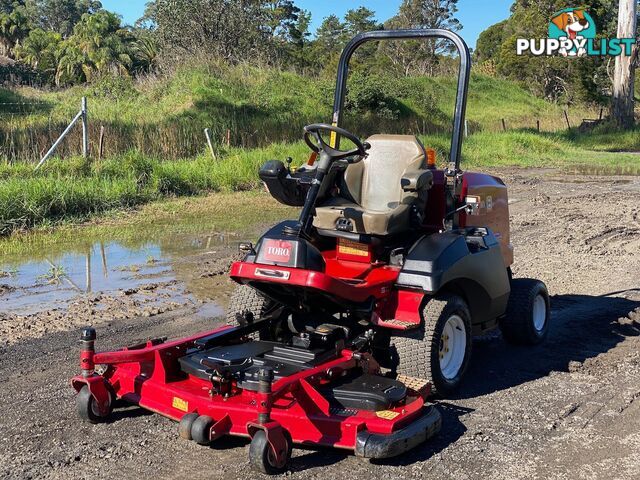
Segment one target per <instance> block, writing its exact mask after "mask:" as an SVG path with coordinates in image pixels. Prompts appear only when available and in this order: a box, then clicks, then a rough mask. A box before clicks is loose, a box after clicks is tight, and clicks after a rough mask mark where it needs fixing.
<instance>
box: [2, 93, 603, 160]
mask: <svg viewBox="0 0 640 480" xmlns="http://www.w3.org/2000/svg"><path fill="white" fill-rule="evenodd" d="M55 107H56V105H53V104H52V103H50V102H46V101H5V102H0V161H4V162H8V163H17V162H29V163H38V162H39V161H40V160H41V159H42V158H43V156H44V155H45V153H47V151H48V150H49V149H50V148H51V146H52V145H53V144H54V143H56V141H57V140H58V139H59V137H60V134H61V133H62V132H63V131H65V129H66V128H67V127H68V125H69V122H70V121H71V120H72V118H74V117H73V116H74V114H75V113H76V112H73V111H71V110H70V112H69V115H68V117H64V116H62V115H61V113H60V111H59V108H55ZM54 111H55V113H54ZM250 113H251V112H244V111H242V110H238V111H236V110H234V111H229V112H226V115H225V116H224V118H222V119H221V120H220V121H219V122H218V123H217V124H214V125H210V124H203V123H202V121H198V120H192V119H189V118H182V119H177V120H175V119H174V120H172V119H167V121H164V122H161V123H159V124H158V123H135V124H132V123H127V122H120V121H102V120H100V119H99V118H95V117H92V116H91V104H90V103H89V122H88V124H87V134H88V139H89V140H88V141H89V145H88V149H87V151H88V153H89V154H90V155H91V156H92V157H94V158H103V157H108V156H113V155H118V154H123V153H125V152H127V151H131V150H135V151H138V152H140V153H142V154H144V155H149V156H154V157H157V158H163V159H177V158H185V157H192V156H194V155H198V154H201V153H203V152H205V151H208V152H210V153H211V155H212V156H213V157H214V158H217V157H218V153H220V152H221V151H222V150H223V149H225V148H229V147H245V148H252V147H258V146H264V145H267V144H270V143H273V142H279V141H285V142H286V141H296V140H299V139H300V132H301V129H302V127H303V126H304V125H305V124H307V123H313V121H316V120H317V118H300V117H296V112H292V114H291V115H290V116H286V117H283V118H275V119H273V118H271V119H269V118H264V119H262V118H261V119H257V120H256V119H255V118H250ZM585 116H588V117H590V118H584V117H585ZM36 117H37V118H36ZM352 117H354V118H352V119H350V121H349V122H348V123H349V125H347V127H348V128H352V129H354V130H355V131H357V132H358V133H359V134H361V135H363V136H366V135H369V134H371V133H376V132H380V131H388V132H394V133H408V134H417V135H429V134H434V133H445V134H446V133H448V132H447V130H446V128H445V129H443V128H442V127H438V126H434V125H433V124H431V123H429V122H428V120H426V119H424V118H406V119H405V118H402V119H396V120H387V119H378V118H374V117H371V116H366V117H362V118H359V119H358V118H355V117H356V116H355V115H353V116H352ZM292 118H295V120H292ZM602 119H603V111H602V109H600V110H598V109H595V108H594V109H592V110H585V109H581V110H579V111H577V110H576V111H572V110H570V109H565V110H558V111H556V112H555V113H553V114H552V113H545V114H543V115H540V116H539V117H538V116H517V117H512V118H502V119H499V120H493V121H487V120H483V121H482V122H480V121H474V120H468V121H467V122H466V125H465V135H466V136H471V135H475V134H477V133H481V132H506V131H513V130H533V131H538V132H540V133H554V132H562V131H566V130H567V129H571V128H579V129H585V128H592V127H593V126H594V125H597V124H598V123H600V122H601V121H602ZM84 146H85V139H84V138H83V134H82V129H80V128H77V127H75V128H73V129H70V130H69V132H68V135H67V136H66V137H65V138H64V140H63V141H61V142H59V145H57V148H56V151H55V154H56V155H57V156H60V157H68V156H75V155H80V154H81V153H82V152H83V147H84Z"/></svg>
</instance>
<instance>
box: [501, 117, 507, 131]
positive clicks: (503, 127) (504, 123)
mask: <svg viewBox="0 0 640 480" xmlns="http://www.w3.org/2000/svg"><path fill="white" fill-rule="evenodd" d="M502 130H503V131H505V132H506V131H507V122H506V121H505V119H504V118H503V119H502Z"/></svg>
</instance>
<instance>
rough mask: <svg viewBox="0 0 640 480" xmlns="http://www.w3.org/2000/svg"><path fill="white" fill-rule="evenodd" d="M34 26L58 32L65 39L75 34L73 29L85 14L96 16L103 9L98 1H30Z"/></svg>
mask: <svg viewBox="0 0 640 480" xmlns="http://www.w3.org/2000/svg"><path fill="white" fill-rule="evenodd" d="M30 3H31V4H32V10H33V13H32V15H33V16H34V24H36V25H38V26H39V27H40V28H42V29H43V30H51V31H54V32H58V33H59V34H60V35H62V36H63V37H64V38H67V37H69V36H70V35H71V34H72V33H73V27H74V26H75V25H76V24H77V23H78V22H79V21H80V19H81V18H82V16H83V15H84V14H85V13H88V14H94V13H96V12H98V11H99V10H101V9H102V4H101V3H100V2H99V1H96V0H30Z"/></svg>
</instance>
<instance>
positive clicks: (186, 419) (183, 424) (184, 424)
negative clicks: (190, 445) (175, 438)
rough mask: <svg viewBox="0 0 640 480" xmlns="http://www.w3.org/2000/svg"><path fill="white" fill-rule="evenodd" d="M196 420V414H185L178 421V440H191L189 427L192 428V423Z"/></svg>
mask: <svg viewBox="0 0 640 480" xmlns="http://www.w3.org/2000/svg"><path fill="white" fill-rule="evenodd" d="M197 418H198V414H197V413H187V414H186V415H185V416H183V417H182V418H181V419H180V423H179V424H178V435H179V436H180V438H184V439H185V440H193V437H192V436H191V427H192V426H193V422H195V421H196V419H197Z"/></svg>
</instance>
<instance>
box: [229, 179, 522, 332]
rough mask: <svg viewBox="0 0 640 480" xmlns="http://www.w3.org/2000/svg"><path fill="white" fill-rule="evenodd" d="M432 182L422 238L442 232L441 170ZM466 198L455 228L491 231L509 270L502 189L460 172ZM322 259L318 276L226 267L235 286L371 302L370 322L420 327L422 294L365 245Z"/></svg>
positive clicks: (338, 248)
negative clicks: (471, 202) (473, 204)
mask: <svg viewBox="0 0 640 480" xmlns="http://www.w3.org/2000/svg"><path fill="white" fill-rule="evenodd" d="M433 179H434V184H433V186H432V188H431V189H430V191H429V200H428V203H427V206H426V208H425V212H424V213H425V214H424V221H423V226H422V231H423V232H424V233H425V234H429V233H436V232H438V231H440V230H441V229H442V228H443V224H444V218H445V212H446V211H447V210H446V204H445V198H446V195H445V188H446V185H445V182H446V179H445V174H444V171H443V170H433ZM469 196H471V197H474V198H476V199H478V200H479V202H478V204H479V208H478V209H477V210H476V211H474V213H473V214H467V213H466V212H465V211H461V212H460V213H459V215H458V221H459V224H460V227H463V228H464V227H472V226H477V227H488V228H490V229H491V230H492V231H493V232H494V234H495V235H496V237H497V238H498V240H499V241H500V244H501V250H502V254H503V258H504V262H505V266H506V267H508V266H510V265H511V264H512V263H513V247H512V245H511V243H510V236H509V206H508V199H507V188H506V186H505V185H504V183H503V182H502V181H501V180H500V179H498V178H496V177H494V176H491V175H487V174H483V173H474V172H465V173H464V174H463V175H462V188H461V193H460V196H459V197H458V198H457V203H458V205H464V204H465V203H466V199H467V197H469ZM267 241H268V242H275V241H274V240H267ZM282 247H284V248H285V249H286V245H281V244H279V243H278V244H275V243H274V245H273V247H272V248H273V250H274V254H276V253H279V252H280V250H282ZM345 247H346V248H345ZM358 248H359V249H360V251H359V250H358ZM322 256H323V258H324V261H325V264H326V268H325V270H324V271H323V272H318V271H315V270H304V269H298V268H290V267H285V266H273V265H261V264H259V263H253V262H236V263H234V264H233V265H232V267H231V273H230V276H231V278H233V279H234V280H236V281H237V282H239V283H252V284H254V285H255V284H260V283H265V282H266V283H270V284H277V283H280V284H283V285H287V286H289V287H297V288H298V289H302V290H304V291H308V292H316V293H318V292H322V293H324V294H326V296H327V297H332V298H338V299H344V300H346V301H348V302H364V301H366V300H367V299H370V298H374V299H375V300H376V308H375V313H374V315H373V318H372V319H371V321H372V323H374V324H376V325H379V326H383V327H388V328H392V329H400V330H406V329H409V328H413V327H415V326H417V325H419V324H420V323H421V321H422V320H421V316H420V312H421V308H422V304H423V300H424V294H423V293H422V292H419V291H413V290H399V289H398V288H397V287H396V285H395V284H396V280H397V278H398V275H399V274H400V270H401V267H397V266H390V265H387V264H386V263H384V262H380V261H379V260H378V259H377V258H376V257H375V255H374V254H373V253H372V247H371V246H370V245H365V244H354V242H349V241H345V240H343V239H339V240H336V243H335V245H334V246H333V247H332V248H329V249H327V250H324V251H323V252H322ZM285 260H288V257H287V258H285Z"/></svg>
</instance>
